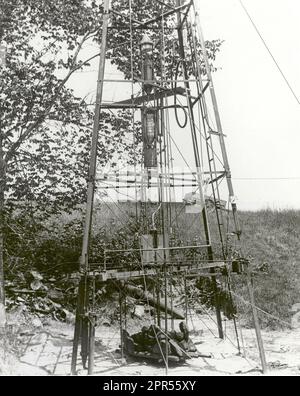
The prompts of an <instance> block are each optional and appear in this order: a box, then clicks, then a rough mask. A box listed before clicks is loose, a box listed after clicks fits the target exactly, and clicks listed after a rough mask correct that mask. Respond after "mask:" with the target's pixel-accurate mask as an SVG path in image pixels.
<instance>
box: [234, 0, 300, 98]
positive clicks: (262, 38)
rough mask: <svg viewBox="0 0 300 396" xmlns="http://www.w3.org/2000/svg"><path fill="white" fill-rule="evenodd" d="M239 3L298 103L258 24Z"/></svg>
mask: <svg viewBox="0 0 300 396" xmlns="http://www.w3.org/2000/svg"><path fill="white" fill-rule="evenodd" d="M239 3H240V5H241V7H242V8H243V10H244V11H245V13H246V15H247V17H248V18H249V20H250V22H251V24H252V26H253V27H254V29H255V31H256V33H257V34H258V36H259V38H260V39H261V41H262V43H263V45H264V46H265V48H266V50H267V51H268V53H269V55H270V57H271V58H272V60H273V62H274V64H275V66H276V67H277V70H278V71H279V73H280V75H281V77H282V78H283V80H284V81H285V83H286V85H287V87H288V89H289V90H290V92H291V94H292V95H293V97H294V99H295V100H296V101H297V103H298V104H300V100H299V98H298V96H297V95H296V93H295V91H294V89H293V88H292V86H291V83H290V82H289V80H288V78H287V76H286V75H285V73H284V72H283V70H282V68H281V67H280V65H279V63H278V61H277V59H276V58H275V56H274V55H273V53H272V51H271V49H270V47H269V45H268V44H267V42H266V40H265V39H264V37H263V35H262V33H261V32H260V30H259V29H258V26H257V24H256V23H255V22H254V19H253V17H252V16H251V15H250V13H249V11H248V9H247V8H246V6H245V5H244V3H243V1H242V0H239Z"/></svg>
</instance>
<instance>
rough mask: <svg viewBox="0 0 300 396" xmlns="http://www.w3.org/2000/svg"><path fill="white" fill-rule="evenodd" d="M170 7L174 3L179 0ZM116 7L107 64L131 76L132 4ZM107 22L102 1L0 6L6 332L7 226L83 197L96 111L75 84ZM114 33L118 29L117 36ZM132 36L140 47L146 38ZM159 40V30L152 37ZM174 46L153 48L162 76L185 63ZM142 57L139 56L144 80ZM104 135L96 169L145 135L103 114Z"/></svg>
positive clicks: (152, 7)
mask: <svg viewBox="0 0 300 396" xmlns="http://www.w3.org/2000/svg"><path fill="white" fill-rule="evenodd" d="M165 2H166V3H167V4H170V5H174V1H173V0H166V1H165ZM132 3H133V10H132V11H133V14H132V15H133V19H136V20H139V21H143V20H146V19H148V18H149V12H150V14H151V16H153V17H155V16H156V15H158V14H159V13H160V12H161V4H160V3H158V2H153V1H149V0H146V1H141V0H138V1H133V2H132ZM112 8H113V11H114V12H113V14H112V27H111V28H110V31H109V38H108V57H109V58H110V60H111V63H113V64H115V65H117V67H118V69H119V70H121V71H122V72H123V73H124V76H125V78H129V77H130V76H131V62H130V45H129V34H130V32H129V31H128V29H127V30H124V29H120V27H122V26H123V24H124V22H125V20H127V22H128V17H129V13H128V0H114V1H113V2H112ZM102 14H103V7H102V1H95V0H85V1H84V0H51V1H50V0H42V1H36V0H0V26H1V28H0V43H2V44H4V45H5V46H6V48H7V66H6V67H5V68H2V69H1V80H0V217H1V219H0V220H1V226H0V326H1V323H2V324H3V320H4V319H3V312H4V310H3V308H4V281H3V265H4V264H3V262H4V257H3V252H4V245H3V244H4V239H5V235H4V230H5V227H4V226H3V225H4V224H5V222H6V220H7V219H8V216H9V215H10V214H11V213H12V212H11V209H12V208H13V210H15V209H16V208H18V207H20V205H21V206H22V205H23V209H24V207H25V209H26V210H30V213H32V214H33V216H37V215H38V214H40V215H41V217H45V216H49V215H51V214H52V213H57V212H58V211H60V210H62V209H63V210H65V209H67V208H72V207H74V205H75V204H79V203H82V202H83V201H84V199H85V187H86V183H85V178H86V175H87V166H88V153H89V150H90V134H91V127H92V120H93V111H92V110H91V106H90V105H91V103H88V101H87V99H86V98H84V99H82V98H78V97H76V96H75V95H74V92H73V91H72V89H70V87H69V81H70V78H71V76H72V75H73V74H74V73H75V72H77V71H79V70H82V69H84V68H87V67H89V65H90V62H91V61H92V60H93V59H95V58H97V57H99V53H95V54H90V56H89V57H88V59H85V58H83V53H84V51H83V50H84V48H85V46H86V45H88V44H90V43H91V42H95V43H96V44H97V45H98V44H99V43H100V40H101V26H102ZM169 22H170V20H166V24H167V26H166V27H168V23H169ZM116 25H119V28H118V29H115V28H113V26H116ZM134 32H135V33H134V34H135V41H138V40H139V39H140V38H141V37H142V32H141V31H139V30H138V29H136V30H134ZM158 38H159V36H158V32H157V31H156V32H154V33H153V35H152V39H153V40H157V39H158ZM174 39H175V37H174V35H173V34H170V35H169V36H168V39H167V41H166V43H165V47H164V48H162V47H161V46H160V47H159V46H158V47H156V50H155V51H156V52H155V56H156V72H157V75H158V76H160V70H161V67H160V59H161V54H162V51H165V56H166V59H168V62H167V65H166V66H167V72H168V73H171V71H170V70H171V69H172V67H171V66H173V65H174V62H176V61H177V62H178V59H177V60H176V59H175V58H174V57H175V54H176V51H175V50H174V43H175V42H176V40H174ZM219 46H220V42H219V41H216V42H212V43H208V49H209V50H210V51H209V52H210V56H211V58H212V60H213V59H214V56H215V54H216V52H217V51H218V50H219ZM176 56H177V55H176ZM139 59H140V58H139V49H138V48H135V50H134V53H133V60H134V63H133V64H134V68H133V72H134V75H135V76H137V77H138V75H139ZM99 128H100V129H101V139H100V140H99V159H100V161H99V166H101V165H104V164H107V163H108V162H109V161H111V163H112V165H114V164H116V162H117V161H118V159H120V158H121V157H122V158H123V160H124V158H125V161H128V159H130V158H132V157H133V156H134V154H135V150H134V147H133V143H128V140H127V137H128V134H131V135H132V134H133V129H134V130H136V131H137V132H138V131H139V125H138V124H137V125H134V126H133V125H132V120H131V115H130V114H128V113H127V112H121V113H116V112H113V113H111V112H103V113H102V118H101V125H99ZM116 144H117V150H116ZM124 152H126V155H125V156H124ZM37 207H38V208H39V210H38V211H37V210H36V209H37ZM1 312H2V315H1ZM1 317H2V319H1Z"/></svg>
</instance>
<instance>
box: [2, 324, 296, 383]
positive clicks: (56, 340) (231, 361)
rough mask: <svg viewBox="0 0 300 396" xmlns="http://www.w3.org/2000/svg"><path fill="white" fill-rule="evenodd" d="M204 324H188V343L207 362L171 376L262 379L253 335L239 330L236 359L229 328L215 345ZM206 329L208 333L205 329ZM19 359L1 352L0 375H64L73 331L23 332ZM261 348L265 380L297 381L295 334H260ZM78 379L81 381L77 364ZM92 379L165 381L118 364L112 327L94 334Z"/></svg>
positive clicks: (47, 327) (140, 366)
mask: <svg viewBox="0 0 300 396" xmlns="http://www.w3.org/2000/svg"><path fill="white" fill-rule="evenodd" d="M203 319H204V318H196V319H194V321H193V327H194V330H195V331H194V332H193V335H192V339H193V341H194V342H195V343H196V345H197V348H198V350H199V352H201V354H203V355H211V357H210V358H205V357H203V358H197V359H191V360H188V361H187V362H186V363H185V364H183V365H181V366H174V365H173V366H171V367H170V368H169V371H168V374H169V375H173V376H187V375H188V376H220V375H221V376H226V375H244V376H245V375H248V376H250V375H251V376H254V375H262V373H261V371H260V361H259V356H258V353H257V347H256V340H255V333H254V330H252V329H243V331H242V334H243V337H242V338H241V337H240V344H241V354H239V353H238V349H237V345H236V340H235V335H234V331H233V326H232V323H231V322H226V339H225V340H224V341H221V340H220V339H218V338H217V337H216V335H215V334H212V333H213V331H211V329H212V327H211V326H207V324H205V326H204V325H203V323H205V322H204V321H203ZM207 327H210V329H208V328H207ZM18 337H19V347H18V350H19V357H18V358H16V357H15V356H13V355H11V354H9V353H7V351H5V348H3V347H2V350H1V357H0V374H1V375H17V376H24V375H26V376H66V375H70V361H71V353H72V339H73V326H72V325H68V324H64V323H59V322H56V321H48V322H47V323H45V324H44V325H43V326H40V327H38V328H36V329H35V330H34V331H32V330H29V329H27V330H26V331H24V332H23V333H21V334H20V333H19V334H18ZM263 339H264V345H265V349H266V356H267V361H268V364H269V371H268V375H272V376H273V375H274V376H287V375H289V376H290V375H293V376H298V375H300V329H299V330H286V331H263ZM78 375H87V372H86V371H85V370H83V369H82V366H81V362H80V359H78ZM95 375H98V376H106V375H109V376H141V375H143V376H158V375H162V376H164V375H166V370H165V367H164V366H162V365H154V364H153V363H149V362H146V361H143V360H141V361H139V362H137V361H134V360H132V359H127V361H126V360H122V359H121V355H120V351H119V329H118V327H117V326H112V327H105V326H100V327H98V328H97V334H96V360H95Z"/></svg>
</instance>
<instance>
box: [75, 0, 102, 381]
mask: <svg viewBox="0 0 300 396" xmlns="http://www.w3.org/2000/svg"><path fill="white" fill-rule="evenodd" d="M109 7H110V0H104V10H103V26H102V43H101V52H100V61H99V72H98V82H97V94H96V106H95V118H94V126H93V135H92V145H91V153H90V165H89V176H88V191H87V203H86V215H85V226H84V235H83V242H82V251H81V258H80V272H81V273H82V274H85V273H87V271H88V269H89V268H88V251H89V243H90V233H91V225H92V214H93V205H94V194H95V177H96V166H97V145H98V139H99V124H100V112H101V104H102V96H103V84H104V73H105V54H106V48H107V34H108V25H109V17H110V15H109ZM83 294H84V293H83ZM84 298H85V297H83V299H84ZM79 300H81V297H80V296H78V304H80V301H79ZM82 310H84V308H83V309H82ZM77 311H78V307H77ZM80 315H82V313H80V312H79V313H78V312H77V315H76V324H75V330H74V345H73V354H72V367H71V371H72V373H76V362H77V355H78V342H79V339H78V333H79V329H80V327H81V326H82V318H80Z"/></svg>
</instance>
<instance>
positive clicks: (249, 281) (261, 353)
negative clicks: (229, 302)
mask: <svg viewBox="0 0 300 396" xmlns="http://www.w3.org/2000/svg"><path fill="white" fill-rule="evenodd" d="M246 275H247V287H248V292H249V297H250V303H251V308H252V315H253V321H254V327H255V333H256V338H257V344H258V350H259V356H260V360H261V365H262V372H263V373H264V374H266V373H267V371H268V365H267V360H266V355H265V349H264V344H263V340H262V336H261V330H260V325H259V319H258V314H257V309H256V305H255V297H254V290H253V282H252V276H251V273H250V270H249V268H247V274H246Z"/></svg>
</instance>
